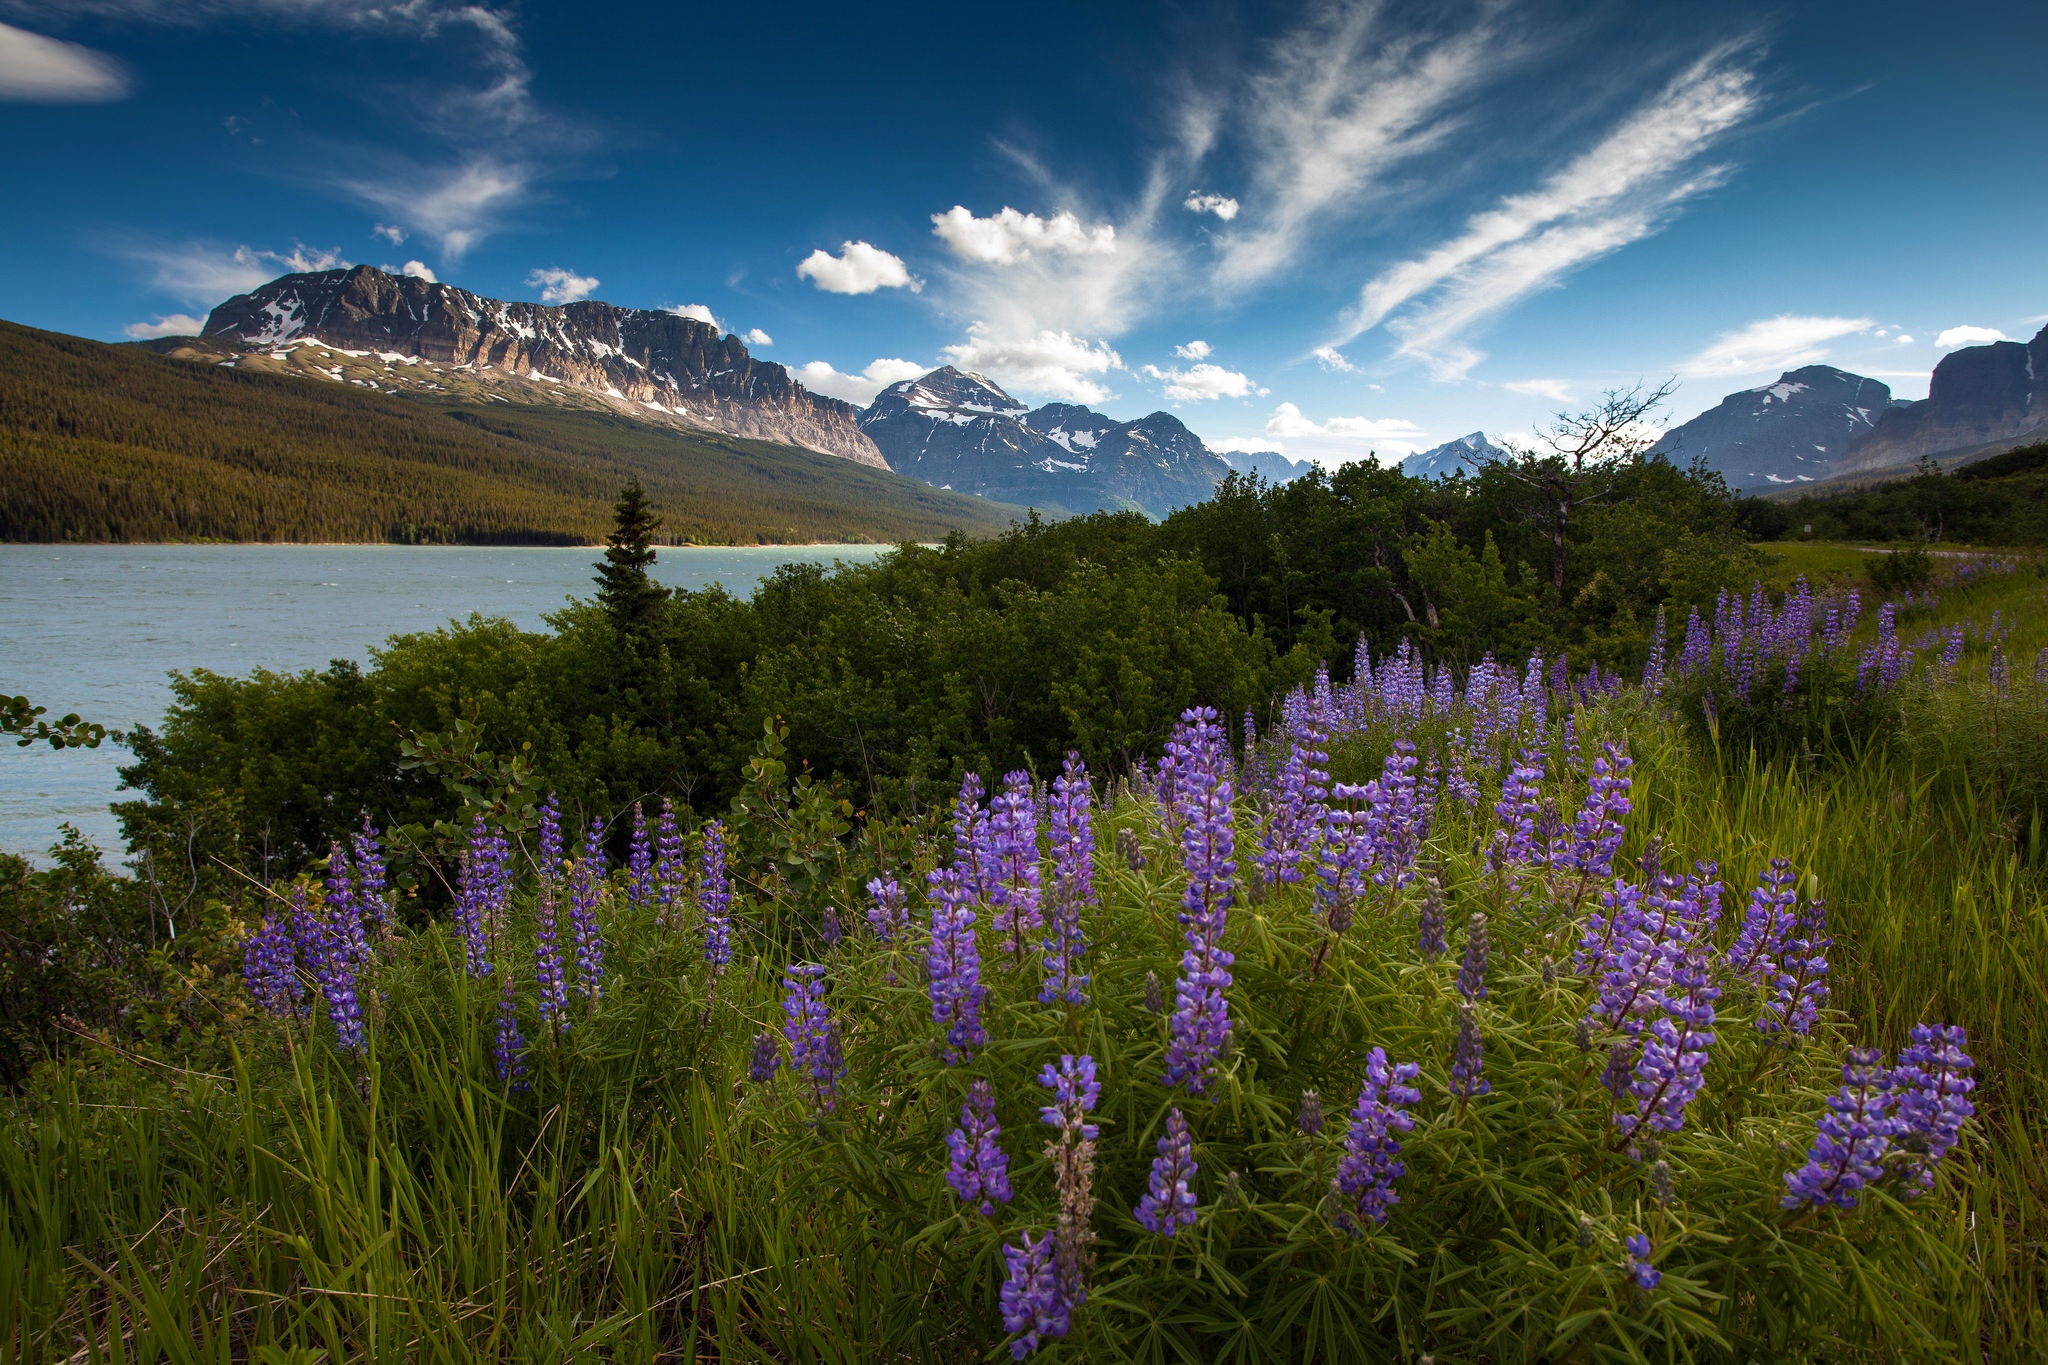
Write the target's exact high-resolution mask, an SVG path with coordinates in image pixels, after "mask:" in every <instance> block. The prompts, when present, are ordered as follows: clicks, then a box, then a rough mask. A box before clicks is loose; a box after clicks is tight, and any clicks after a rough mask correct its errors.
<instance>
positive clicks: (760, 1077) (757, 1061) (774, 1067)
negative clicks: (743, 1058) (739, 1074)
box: [747, 1029, 782, 1085]
mask: <svg viewBox="0 0 2048 1365" xmlns="http://www.w3.org/2000/svg"><path fill="white" fill-rule="evenodd" d="M781 1068H782V1044H781V1043H779V1042H777V1041H776V1039H775V1035H774V1033H772V1032H771V1031H769V1030H768V1029H762V1030H761V1031H760V1032H759V1033H757V1034H755V1035H754V1055H753V1057H752V1058H751V1059H750V1060H749V1061H748V1063H747V1079H748V1080H750V1081H752V1082H753V1083H754V1084H755V1085H766V1084H768V1082H770V1081H772V1080H774V1079H775V1073H776V1072H777V1071H779V1070H780V1069H781Z"/></svg>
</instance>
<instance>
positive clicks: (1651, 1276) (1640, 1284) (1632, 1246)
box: [1623, 1232, 1664, 1294]
mask: <svg viewBox="0 0 2048 1365" xmlns="http://www.w3.org/2000/svg"><path fill="white" fill-rule="evenodd" d="M1623 1245H1624V1246H1626V1247H1627V1248H1628V1273H1629V1274H1630V1276H1632V1277H1633V1278H1634V1279H1635V1282H1636V1288H1638V1289H1640V1290H1642V1291H1643V1292H1644V1293H1645V1294H1647V1293H1649V1292H1650V1291H1651V1290H1652V1289H1655V1288H1656V1287H1657V1286H1658V1284H1659V1283H1661V1282H1662V1281H1663V1279H1664V1272H1663V1271H1661V1270H1659V1269H1657V1267H1656V1266H1654V1265H1652V1264H1651V1263H1650V1239H1649V1238H1648V1237H1647V1236H1645V1235H1644V1234H1642V1233H1640V1232H1638V1233H1634V1234H1631V1235H1630V1236H1629V1237H1627V1238H1626V1239H1624V1241H1623Z"/></svg>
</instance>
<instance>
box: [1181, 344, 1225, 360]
mask: <svg viewBox="0 0 2048 1365" xmlns="http://www.w3.org/2000/svg"><path fill="white" fill-rule="evenodd" d="M1173 353H1174V354H1175V355H1177V356H1179V357H1180V358H1181V359H1182V360H1207V359H1208V358H1209V357H1210V356H1212V355H1214V354H1215V353H1216V348H1215V347H1213V346H1211V345H1210V344H1209V343H1208V342H1206V341H1190V342H1189V343H1188V344H1187V345H1185V346H1176V347H1174V348H1173Z"/></svg>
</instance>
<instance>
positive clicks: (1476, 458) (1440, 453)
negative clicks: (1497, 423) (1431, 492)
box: [1401, 431, 1508, 479]
mask: <svg viewBox="0 0 2048 1365" xmlns="http://www.w3.org/2000/svg"><path fill="white" fill-rule="evenodd" d="M1507 458H1508V453H1507V452H1506V451H1505V450H1502V449H1501V448H1500V447H1499V446H1497V445H1495V444H1494V443H1493V442H1492V441H1490V440H1488V439H1487V436H1486V433H1485V432H1483V431H1475V432H1472V433H1471V434H1469V435H1466V436H1460V437H1459V438H1458V439H1457V440H1455V441H1445V442H1444V443H1443V444H1442V445H1440V446H1433V447H1431V448H1430V449H1428V450H1424V451H1418V452H1417V453H1416V454H1413V455H1410V456H1409V457H1408V458H1407V459H1405V460H1403V461H1401V472H1402V473H1403V474H1406V475H1408V476H1409V477H1410V478H1416V479H1448V478H1450V477H1451V476H1452V475H1454V474H1466V475H1472V474H1477V473H1478V472H1479V470H1480V467H1481V466H1483V465H1485V464H1486V463H1488V462H1489V461H1492V460H1505V459H1507Z"/></svg>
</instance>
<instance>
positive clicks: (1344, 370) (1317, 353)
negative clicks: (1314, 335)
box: [1310, 346, 1358, 374]
mask: <svg viewBox="0 0 2048 1365" xmlns="http://www.w3.org/2000/svg"><path fill="white" fill-rule="evenodd" d="M1310 354H1311V355H1313V356H1314V357H1315V358H1316V364H1318V365H1320V366H1322V367H1323V368H1324V369H1326V370H1329V371H1330V372H1331V373H1333V374H1356V373H1358V367H1357V366H1356V365H1354V364H1352V363H1351V362H1350V361H1349V360H1346V359H1345V358H1344V353H1343V352H1342V351H1340V350H1338V349H1337V348H1336V347H1335V346H1318V347H1316V348H1315V350H1313V351H1311V352H1310Z"/></svg>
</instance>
